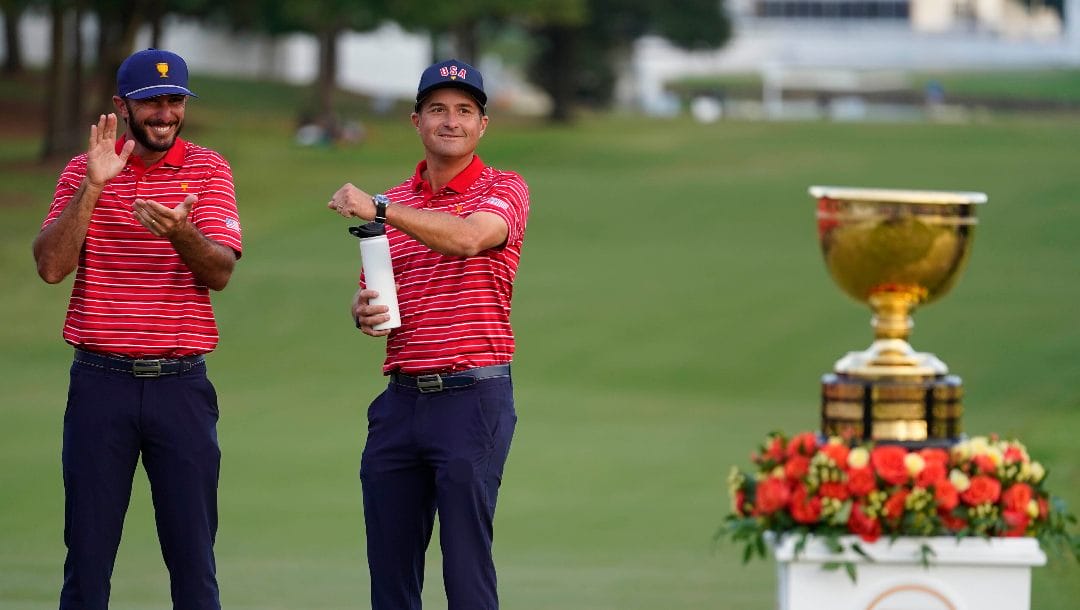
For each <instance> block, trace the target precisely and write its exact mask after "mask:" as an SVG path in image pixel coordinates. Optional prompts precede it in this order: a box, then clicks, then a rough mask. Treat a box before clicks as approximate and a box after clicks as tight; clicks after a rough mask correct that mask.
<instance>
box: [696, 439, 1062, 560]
mask: <svg viewBox="0 0 1080 610" xmlns="http://www.w3.org/2000/svg"><path fill="white" fill-rule="evenodd" d="M751 459H752V461H753V463H754V465H755V466H756V471H755V472H754V473H752V474H747V473H745V472H742V471H740V470H739V469H738V468H737V467H733V468H732V470H731V474H730V476H729V478H728V484H729V490H730V494H731V499H732V505H731V514H730V515H728V516H727V518H726V519H725V523H724V526H723V527H722V528H721V530H720V531H719V532H718V533H717V537H718V538H723V537H727V538H730V539H731V540H733V541H735V542H741V543H744V544H745V552H744V555H743V560H744V561H748V560H750V559H751V558H752V557H753V556H754V555H755V554H758V555H760V556H762V557H764V556H765V548H766V545H765V539H766V538H765V537H766V535H773V536H782V535H796V536H800V537H801V539H800V541H799V546H798V547H797V548H801V546H802V545H803V544H805V542H806V539H807V537H808V536H810V535H814V536H818V537H821V538H823V539H824V540H825V542H826V544H827V545H828V546H829V548H830V549H831V550H833V551H835V552H841V551H842V550H843V546H842V545H841V542H840V540H841V537H843V536H851V535H854V536H858V538H859V539H861V540H864V541H867V542H874V541H876V540H878V539H879V538H882V537H888V538H890V539H895V538H897V537H900V536H921V537H925V536H955V537H957V538H960V537H965V536H982V537H996V536H1033V537H1036V538H1038V539H1039V540H1040V543H1041V544H1042V545H1043V546H1055V547H1058V548H1059V550H1060V549H1061V548H1062V547H1063V548H1064V549H1067V550H1068V552H1070V553H1071V554H1073V555H1074V556H1075V557H1077V558H1078V559H1080V536H1073V535H1071V534H1070V533H1069V531H1068V528H1069V526H1070V524H1075V523H1076V518H1075V517H1074V516H1073V515H1071V514H1069V513H1068V512H1067V510H1066V508H1065V505H1064V502H1063V501H1061V500H1060V499H1059V498H1055V497H1053V496H1051V495H1050V494H1049V492H1048V491H1047V490H1046V488H1045V486H1044V483H1045V481H1046V469H1045V468H1044V467H1043V466H1042V464H1040V463H1039V462H1037V461H1034V460H1032V459H1031V457H1030V456H1029V455H1028V452H1027V449H1026V448H1025V447H1024V445H1023V444H1021V443H1020V442H1018V441H1015V440H1009V441H1006V440H1001V439H999V438H997V437H996V436H990V437H985V436H979V437H974V438H971V439H968V440H963V441H960V442H958V443H956V444H955V445H953V446H952V447H950V448H948V449H942V448H923V449H910V450H909V449H907V448H905V447H903V446H900V445H888V444H880V445H875V444H873V443H863V444H856V445H854V446H852V445H851V444H849V443H848V442H847V441H845V440H843V439H840V438H829V439H822V438H820V437H819V436H818V435H817V434H816V433H814V432H803V433H800V434H796V435H795V436H793V437H791V438H787V437H785V436H784V435H783V434H780V433H772V434H770V435H769V436H768V437H767V438H766V439H765V442H764V443H763V444H762V445H761V446H760V447H759V449H758V451H757V452H755V453H754V454H753V455H752V456H751ZM768 533H771V534H768ZM923 549H924V552H923V557H922V561H923V563H924V564H928V562H929V557H928V556H927V553H928V552H929V547H927V546H924V547H923ZM852 550H853V551H855V552H856V553H859V554H864V553H863V551H862V550H861V549H860V548H859V546H858V543H856V544H854V545H852ZM841 565H844V567H845V568H847V570H848V573H849V575H851V576H852V578H854V568H853V566H851V565H850V564H836V565H830V566H828V567H833V568H837V567H840V566H841Z"/></svg>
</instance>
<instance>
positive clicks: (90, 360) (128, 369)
mask: <svg viewBox="0 0 1080 610" xmlns="http://www.w3.org/2000/svg"><path fill="white" fill-rule="evenodd" d="M205 361H206V358H205V357H204V356H203V355H202V354H199V355H197V356H187V357H184V358H124V357H121V356H106V355H104V354H95V353H94V352H87V351H83V350H81V349H77V350H75V362H78V363H80V364H85V365H87V366H92V367H97V368H99V369H105V370H107V371H113V372H115V373H130V374H132V375H134V376H135V377H161V376H162V375H176V374H179V373H186V372H187V371H190V370H191V369H193V368H195V367H197V366H199V365H200V364H202V363H203V362H205Z"/></svg>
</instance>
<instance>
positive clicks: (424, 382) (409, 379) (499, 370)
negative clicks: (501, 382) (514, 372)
mask: <svg viewBox="0 0 1080 610" xmlns="http://www.w3.org/2000/svg"><path fill="white" fill-rule="evenodd" d="M509 376H510V365H509V364H496V365H492V366H480V367H477V368H474V369H469V370H466V371H458V372H456V373H431V374H428V375H407V374H405V373H397V372H394V373H390V381H391V382H393V383H396V384H398V385H401V386H405V387H407V388H416V389H418V390H420V391H421V392H423V393H425V394H427V393H429V392H442V391H443V390H448V389H450V388H466V387H469V386H471V385H473V384H474V383H476V382H478V381H483V380H484V379H492V378H495V377H509Z"/></svg>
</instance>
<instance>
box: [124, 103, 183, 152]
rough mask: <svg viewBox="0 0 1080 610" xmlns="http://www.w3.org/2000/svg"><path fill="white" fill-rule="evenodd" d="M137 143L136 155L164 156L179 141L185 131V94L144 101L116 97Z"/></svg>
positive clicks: (129, 130)
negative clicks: (178, 137) (178, 138)
mask: <svg viewBox="0 0 1080 610" xmlns="http://www.w3.org/2000/svg"><path fill="white" fill-rule="evenodd" d="M113 101H114V103H115V104H116V109H117V110H118V111H119V112H120V114H121V116H123V118H124V120H125V121H126V122H127V126H128V132H129V133H130V134H131V137H132V138H133V139H134V140H135V142H136V148H135V154H136V155H138V156H140V157H143V158H144V159H145V158H146V157H147V156H150V157H160V156H161V155H162V154H164V153H165V152H166V151H168V150H169V149H170V148H172V145H173V143H174V142H176V138H177V136H179V135H180V131H181V130H183V128H184V109H185V108H186V106H187V96H185V95H159V96H156V97H151V98H147V99H144V100H133V99H127V98H119V97H115V98H113Z"/></svg>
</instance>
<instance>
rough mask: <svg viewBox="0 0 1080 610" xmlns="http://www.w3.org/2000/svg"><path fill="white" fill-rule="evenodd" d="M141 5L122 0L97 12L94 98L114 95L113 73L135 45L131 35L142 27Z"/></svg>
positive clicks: (140, 3)
mask: <svg viewBox="0 0 1080 610" xmlns="http://www.w3.org/2000/svg"><path fill="white" fill-rule="evenodd" d="M142 5H143V3H142V2H140V1H139V0H124V2H123V3H121V4H119V5H116V6H113V7H111V9H110V10H103V9H101V8H99V9H98V23H99V28H98V44H97V49H98V53H97V70H96V71H95V72H96V73H95V78H94V83H95V85H96V87H95V88H93V89H92V92H91V94H92V95H95V96H96V97H95V99H98V98H101V99H109V98H111V97H112V96H113V95H115V94H116V71H117V70H118V69H119V68H120V64H122V63H123V62H124V60H125V59H127V56H128V55H130V54H131V52H132V50H133V47H134V46H135V34H136V33H138V31H139V26H140V25H142V16H143V11H142V8H143V6H142Z"/></svg>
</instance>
